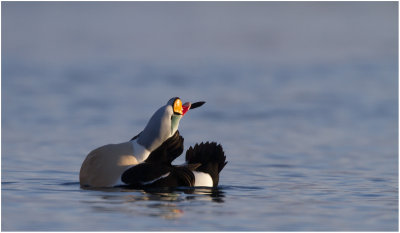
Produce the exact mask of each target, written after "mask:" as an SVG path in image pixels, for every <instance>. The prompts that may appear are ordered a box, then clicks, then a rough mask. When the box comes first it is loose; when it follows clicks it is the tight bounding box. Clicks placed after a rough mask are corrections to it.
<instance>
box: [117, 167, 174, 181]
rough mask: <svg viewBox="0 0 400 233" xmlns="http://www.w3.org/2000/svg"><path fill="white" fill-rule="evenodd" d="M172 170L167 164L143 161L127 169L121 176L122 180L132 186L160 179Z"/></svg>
mask: <svg viewBox="0 0 400 233" xmlns="http://www.w3.org/2000/svg"><path fill="white" fill-rule="evenodd" d="M168 172H170V168H169V167H167V166H161V165H159V164H151V163H141V164H138V165H136V166H134V167H131V168H129V169H128V170H126V171H125V172H124V173H123V174H122V177H121V180H122V182H124V183H125V184H127V185H130V186H142V185H143V184H146V183H148V182H150V181H153V180H156V179H159V178H160V177H162V176H164V175H165V174H167V173H168Z"/></svg>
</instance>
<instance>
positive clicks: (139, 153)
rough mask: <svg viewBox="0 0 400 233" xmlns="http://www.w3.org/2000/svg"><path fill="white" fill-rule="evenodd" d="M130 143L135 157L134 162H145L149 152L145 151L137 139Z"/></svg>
mask: <svg viewBox="0 0 400 233" xmlns="http://www.w3.org/2000/svg"><path fill="white" fill-rule="evenodd" d="M131 143H132V147H133V156H135V158H136V160H137V161H138V162H139V163H141V162H143V161H145V160H146V159H147V158H148V157H149V155H150V151H149V150H147V149H146V147H144V146H142V145H140V144H139V143H138V142H137V139H135V140H132V141H131Z"/></svg>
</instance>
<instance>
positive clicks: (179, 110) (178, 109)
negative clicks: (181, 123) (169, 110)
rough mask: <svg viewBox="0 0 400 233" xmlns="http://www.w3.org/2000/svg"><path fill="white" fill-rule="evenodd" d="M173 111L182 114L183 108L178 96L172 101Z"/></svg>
mask: <svg viewBox="0 0 400 233" xmlns="http://www.w3.org/2000/svg"><path fill="white" fill-rule="evenodd" d="M173 108H174V113H175V114H179V115H182V114H183V108H182V101H181V99H179V98H176V100H175V101H174V105H173Z"/></svg>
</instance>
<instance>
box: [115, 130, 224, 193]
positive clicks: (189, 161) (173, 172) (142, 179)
mask: <svg viewBox="0 0 400 233" xmlns="http://www.w3.org/2000/svg"><path fill="white" fill-rule="evenodd" d="M183 143H184V139H183V137H182V136H181V135H180V134H179V131H176V133H175V134H174V135H173V136H172V137H170V138H169V139H168V140H166V141H165V142H164V143H163V144H162V145H161V146H159V147H158V148H157V149H156V150H154V151H153V152H151V154H150V155H149V157H148V158H147V159H146V160H145V161H144V162H143V163H141V164H138V165H136V166H134V167H132V168H130V169H128V170H127V171H125V172H124V173H123V174H122V177H121V179H122V181H123V182H124V183H125V184H127V185H128V186H129V187H133V188H146V187H182V186H185V187H193V186H195V176H194V174H193V172H194V171H199V172H205V173H208V174H210V176H211V178H212V180H213V186H214V187H215V186H217V185H218V181H219V173H220V171H221V170H222V168H223V167H224V166H225V165H226V163H227V162H225V159H226V157H225V155H224V152H223V149H222V146H221V145H217V144H216V143H215V142H212V143H209V142H206V143H201V144H196V145H195V146H194V147H190V148H189V150H188V151H187V152H186V164H184V165H179V166H177V165H172V164H171V163H172V161H174V160H175V159H176V158H177V157H178V156H179V155H181V154H182V152H183V149H184V147H183Z"/></svg>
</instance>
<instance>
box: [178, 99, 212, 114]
mask: <svg viewBox="0 0 400 233" xmlns="http://www.w3.org/2000/svg"><path fill="white" fill-rule="evenodd" d="M205 103H206V102H204V101H200V102H196V103H193V104H192V103H190V102H186V103H184V104H183V105H182V116H183V115H185V114H186V112H187V111H189V109H195V108H198V107H200V106H202V105H203V104H205Z"/></svg>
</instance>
